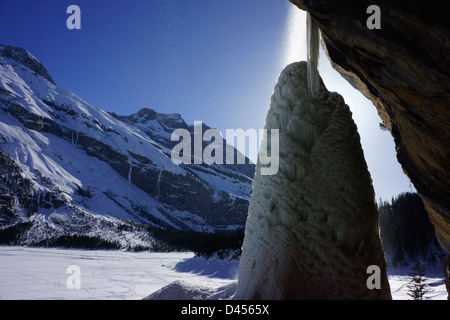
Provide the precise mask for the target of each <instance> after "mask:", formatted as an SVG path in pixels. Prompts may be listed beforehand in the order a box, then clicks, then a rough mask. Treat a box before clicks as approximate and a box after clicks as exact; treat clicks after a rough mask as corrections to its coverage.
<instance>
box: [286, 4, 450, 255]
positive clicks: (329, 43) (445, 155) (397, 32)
mask: <svg viewBox="0 0 450 320" xmlns="http://www.w3.org/2000/svg"><path fill="white" fill-rule="evenodd" d="M290 1H291V2H292V3H294V4H295V5H296V6H298V7H299V8H300V9H302V10H306V11H308V12H310V14H311V16H312V17H313V18H314V19H315V20H316V22H317V23H318V25H319V27H320V29H321V33H322V38H323V40H324V43H325V45H326V48H327V51H328V55H329V58H330V59H331V60H332V62H333V63H334V67H335V68H336V69H337V70H338V71H339V72H340V73H341V74H342V75H343V76H344V78H346V79H347V80H348V81H349V82H350V83H351V84H352V85H353V86H355V87H356V88H357V89H358V90H359V91H361V92H362V93H363V94H364V95H365V96H366V97H367V98H369V99H370V100H371V101H372V102H373V103H374V105H375V107H376V108H377V110H378V113H379V115H380V116H381V118H382V119H383V121H384V123H385V124H386V125H387V126H388V128H389V129H390V131H391V133H392V136H393V137H394V140H395V144H396V149H397V158H398V161H399V162H400V164H401V165H402V167H403V170H404V171H405V173H406V174H407V175H408V177H409V178H410V179H411V181H412V182H413V184H414V186H415V188H416V189H417V191H418V193H419V194H420V196H421V197H422V199H423V201H424V203H425V206H426V209H427V211H428V214H429V218H430V221H431V222H432V223H433V225H434V226H435V228H436V231H437V233H438V238H439V241H440V244H441V245H442V247H443V248H444V249H446V251H447V252H449V253H450V170H449V165H450V151H449V141H450V108H449V107H448V106H449V102H450V27H449V23H448V21H449V20H448V12H447V11H448V10H446V9H445V8H446V6H447V4H448V3H446V2H445V1H438V0H431V1H401V0H381V1H376V2H373V1H367V0H363V1H361V0H358V1H356V0H339V1H338V0H290ZM372 4H376V5H378V6H379V8H380V10H381V29H373V30H370V29H369V28H368V27H367V25H366V21H367V18H368V17H369V16H370V14H368V13H366V10H367V8H368V6H370V5H372Z"/></svg>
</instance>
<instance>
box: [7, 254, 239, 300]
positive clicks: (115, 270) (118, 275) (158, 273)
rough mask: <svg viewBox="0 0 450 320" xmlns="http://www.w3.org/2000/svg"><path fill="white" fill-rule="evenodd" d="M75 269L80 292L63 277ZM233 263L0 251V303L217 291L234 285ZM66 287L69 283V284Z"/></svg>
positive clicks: (155, 256)
mask: <svg viewBox="0 0 450 320" xmlns="http://www.w3.org/2000/svg"><path fill="white" fill-rule="evenodd" d="M71 265H76V266H78V267H79V271H80V277H79V279H80V289H76V288H75V289H69V288H68V286H67V281H68V279H69V277H71V276H73V275H74V274H73V273H67V268H68V267H69V266H71ZM237 268H238V261H232V262H228V261H216V260H212V261H206V260H204V259H201V258H198V257H194V254H193V253H173V252H171V253H154V252H122V251H88V250H66V249H64V250H63V249H47V248H27V247H5V246H0V299H3V300H9V299H27V300H28V299H32V300H35V299H46V300H54V299H93V300H106V299H120V300H124V299H129V300H136V299H142V298H144V297H146V296H148V295H149V294H151V293H153V292H154V291H156V290H158V289H160V288H162V287H164V286H166V285H168V284H170V283H172V282H173V281H175V280H183V281H186V282H188V283H192V284H195V285H203V286H209V287H219V286H222V285H224V284H229V283H230V282H233V281H235V279H234V278H235V277H236V275H237ZM69 282H70V283H72V282H71V281H69Z"/></svg>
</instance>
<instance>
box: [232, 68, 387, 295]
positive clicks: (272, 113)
mask: <svg viewBox="0 0 450 320" xmlns="http://www.w3.org/2000/svg"><path fill="white" fill-rule="evenodd" d="M266 129H267V130H268V132H270V130H271V129H279V134H280V141H279V152H280V159H279V161H280V162H279V166H280V169H279V172H278V173H277V174H276V175H264V176H263V175H260V174H258V172H259V171H260V170H259V169H260V167H261V166H262V164H261V163H260V162H259V161H258V164H257V170H256V175H255V179H254V184H253V194H252V198H251V202H250V207H249V214H248V218H247V224H246V230H245V239H244V244H243V252H242V256H241V262H240V267H239V277H238V287H237V292H236V294H235V296H234V298H235V299H390V298H391V294H390V288H389V283H388V281H387V276H386V271H385V270H386V266H385V259H384V256H383V251H382V247H381V241H380V238H379V232H378V213H377V207H376V203H375V196H374V190H373V186H372V180H371V177H370V174H369V172H368V169H367V164H366V162H365V159H364V154H363V151H362V148H361V144H360V137H359V134H358V132H357V128H356V125H355V124H354V122H353V120H352V114H351V112H350V110H349V108H348V106H347V105H346V104H345V102H344V100H343V98H342V97H341V96H340V95H338V94H337V93H331V92H328V91H327V89H326V88H325V86H324V84H323V82H322V81H321V80H320V87H319V91H318V96H317V98H314V97H312V96H311V94H310V93H309V91H308V84H307V64H306V62H298V63H293V64H291V65H289V66H287V67H286V68H285V70H284V71H283V72H282V73H281V75H280V77H279V79H278V83H277V84H276V86H275V88H274V93H273V96H272V99H271V108H270V109H269V112H268V115H267V119H266ZM263 143H264V142H263ZM269 150H270V146H269ZM372 265H375V266H378V267H379V268H380V269H379V270H381V272H380V273H379V274H375V273H372V272H371V270H373V269H372V268H369V266H372ZM368 268H369V271H370V272H368ZM378 275H379V279H376V278H377V277H378ZM372 280H373V281H375V282H376V281H378V284H379V285H380V289H376V288H374V289H369V287H371V286H370V285H369V286H368V285H367V284H368V283H372ZM372 284H373V283H372Z"/></svg>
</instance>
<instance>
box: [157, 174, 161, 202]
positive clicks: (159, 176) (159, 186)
mask: <svg viewBox="0 0 450 320" xmlns="http://www.w3.org/2000/svg"><path fill="white" fill-rule="evenodd" d="M161 174H162V169H160V170H159V174H158V184H157V189H158V196H157V198H156V199H159V191H160V189H161Z"/></svg>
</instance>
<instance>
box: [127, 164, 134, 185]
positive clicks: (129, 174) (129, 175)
mask: <svg viewBox="0 0 450 320" xmlns="http://www.w3.org/2000/svg"><path fill="white" fill-rule="evenodd" d="M129 164H130V170H129V171H128V182H129V183H131V170H132V169H133V166H132V162H131V161H130V163H129Z"/></svg>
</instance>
